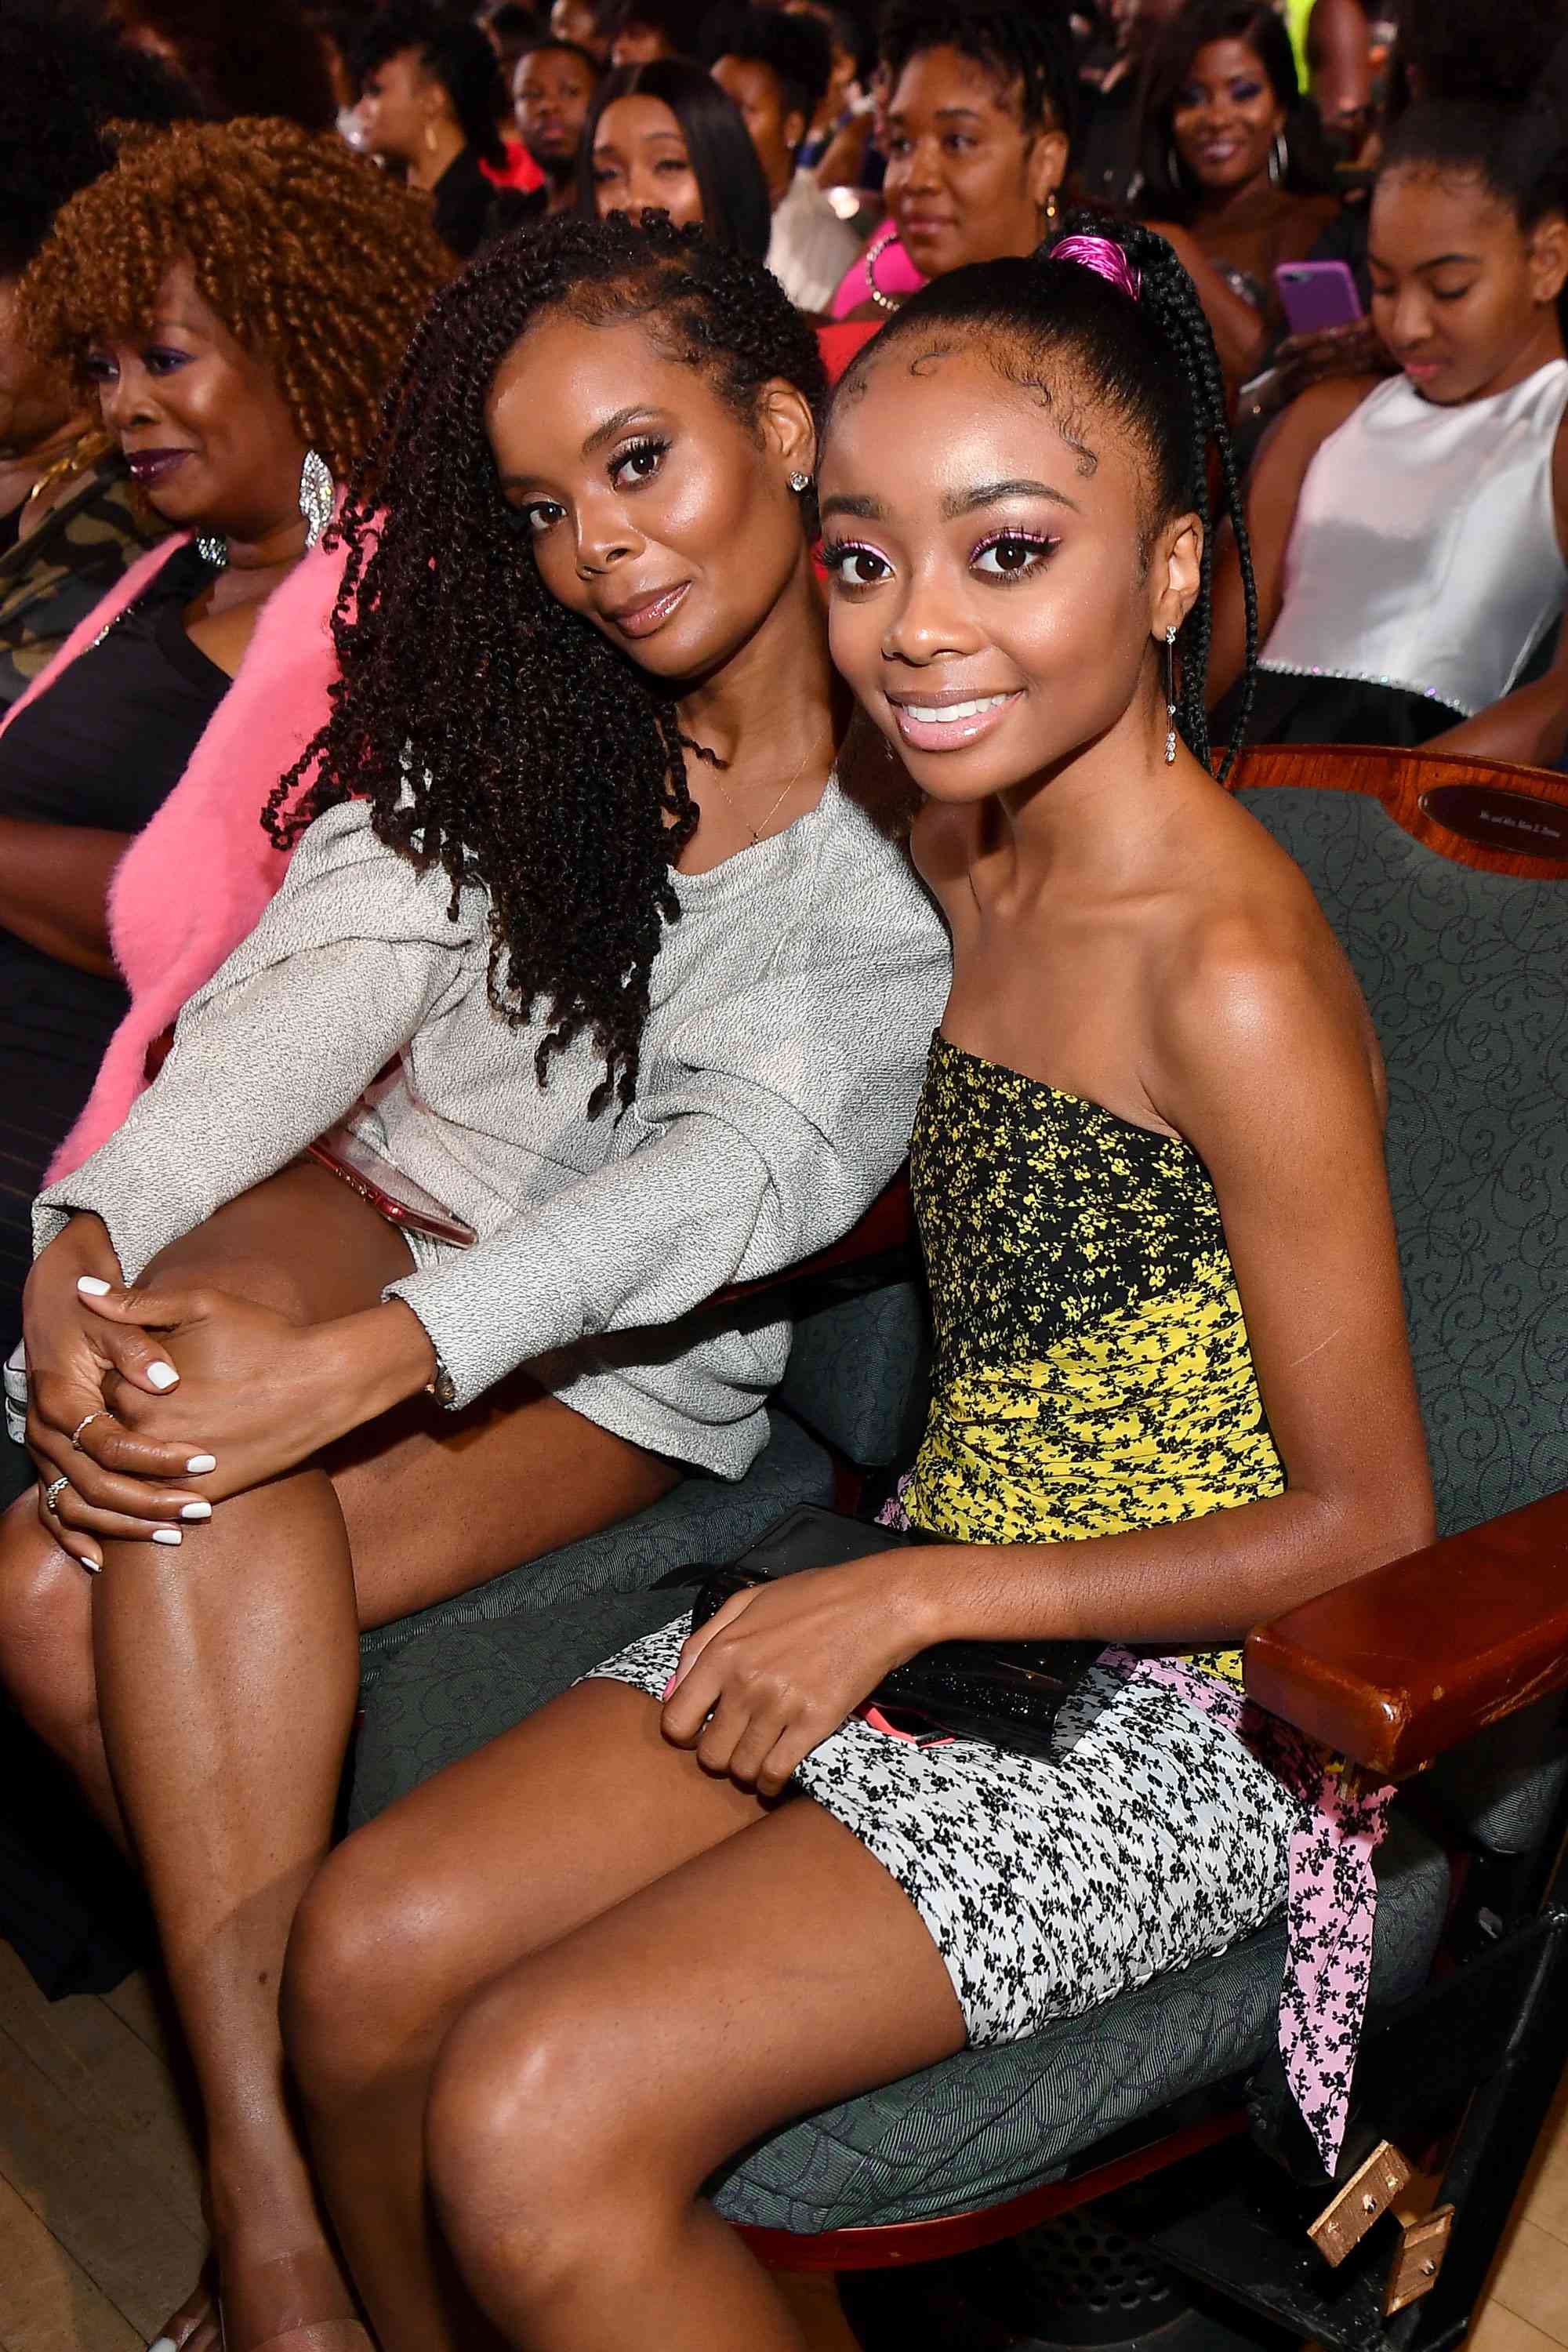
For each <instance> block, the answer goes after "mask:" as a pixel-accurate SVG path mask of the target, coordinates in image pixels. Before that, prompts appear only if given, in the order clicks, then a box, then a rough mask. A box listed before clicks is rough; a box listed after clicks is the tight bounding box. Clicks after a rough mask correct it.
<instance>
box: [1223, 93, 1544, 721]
mask: <svg viewBox="0 0 1568 2352" xmlns="http://www.w3.org/2000/svg"><path fill="white" fill-rule="evenodd" d="M1368 259H1369V265H1370V268H1371V271H1372V289H1373V293H1372V313H1373V323H1374V325H1375V326H1376V328H1377V330H1378V331H1379V333H1380V334H1381V335H1382V337H1383V339H1384V342H1385V343H1386V344H1387V346H1388V348H1389V350H1390V352H1392V353H1393V356H1394V359H1395V361H1396V362H1398V363H1399V366H1400V368H1401V370H1402V373H1401V374H1400V375H1399V376H1398V377H1397V378H1396V379H1395V380H1394V382H1392V383H1378V382H1373V381H1369V380H1368V379H1367V378H1365V377H1362V378H1359V379H1358V378H1353V377H1351V378H1343V377H1342V378H1340V379H1338V380H1337V381H1335V382H1332V383H1321V384H1319V385H1316V386H1314V388H1313V389H1312V390H1311V391H1310V392H1307V393H1304V394H1302V396H1301V397H1300V400H1298V401H1296V402H1295V403H1294V404H1293V405H1292V406H1291V407H1290V408H1289V409H1288V410H1287V411H1286V413H1285V415H1283V416H1282V417H1281V418H1280V419H1279V422H1278V424H1276V425H1274V427H1273V428H1272V431H1271V433H1270V436H1269V438H1268V440H1267V441H1266V442H1265V444H1264V446H1263V447H1262V449H1261V450H1260V452H1259V454H1258V461H1257V464H1256V466H1255V467H1254V468H1253V474H1252V479H1251V482H1250V484H1249V488H1248V495H1247V520H1248V525H1249V529H1250V531H1251V536H1252V548H1253V560H1254V563H1255V566H1256V572H1257V582H1258V604H1259V617H1260V625H1261V627H1262V630H1263V633H1264V647H1263V656H1262V663H1261V668H1260V672H1259V677H1258V698H1257V703H1256V706H1255V709H1254V714H1253V719H1252V723H1251V728H1250V730H1249V731H1250V732H1251V734H1252V735H1253V736H1254V737H1256V738H1257V739H1258V740H1260V741H1263V742H1268V743H1279V742H1305V743H1333V742H1342V743H1412V744H1413V743H1422V742H1432V743H1434V744H1436V745H1438V746H1440V747H1441V748H1442V749H1444V750H1446V751H1468V752H1476V753H1480V754H1484V755H1486V756H1488V757H1490V758H1494V759H1504V760H1522V761H1541V762H1547V763H1551V762H1555V761H1560V760H1561V759H1562V758H1563V751H1564V742H1565V738H1568V642H1564V641H1563V640H1561V639H1560V641H1559V644H1558V647H1557V650H1556V655H1555V658H1554V659H1553V660H1552V664H1551V667H1550V668H1549V669H1548V671H1547V673H1546V675H1545V676H1544V677H1541V678H1539V679H1538V680H1537V681H1536V682H1535V683H1533V684H1530V685H1523V686H1518V685H1516V681H1517V680H1518V679H1519V678H1520V677H1521V674H1522V673H1523V672H1524V671H1525V670H1526V668H1527V667H1528V666H1529V665H1530V663H1531V656H1532V655H1533V654H1536V653H1537V652H1538V650H1539V649H1541V648H1542V644H1543V640H1544V639H1545V637H1546V636H1547V635H1548V633H1549V632H1550V630H1551V628H1552V625H1553V623H1554V622H1555V621H1556V620H1557V619H1558V617H1559V615H1560V614H1561V613H1562V610H1563V601H1564V597H1565V596H1568V563H1565V562H1564V553H1563V551H1564V549H1565V548H1568V435H1565V433H1564V430H1563V416H1564V413H1565V412H1568V359H1565V358H1564V355H1563V328H1562V322H1561V317H1560V310H1561V303H1562V297H1563V286H1564V283H1565V281H1568V171H1565V169H1564V153H1563V124H1562V122H1561V121H1560V120H1559V119H1558V117H1557V116H1556V115H1555V114H1554V113H1553V112H1552V110H1550V109H1549V108H1547V107H1544V106H1540V107H1532V108H1515V107H1498V106H1493V107H1484V106H1476V105H1465V104H1448V103H1445V102H1443V101H1436V102H1434V103H1432V104H1430V105H1426V106H1421V107H1417V108H1415V109H1413V110H1411V112H1409V113H1408V114H1406V115H1405V116H1404V117H1402V119H1401V121H1399V122H1398V123H1397V124H1396V125H1395V127H1394V131H1392V132H1391V133H1390V136H1389V139H1388V142H1387V145H1386V148H1385V151H1384V163H1383V168H1382V171H1381V172H1380V173H1379V176H1378V181H1377V186H1376V190H1375V193H1374V194H1373V205H1372V225H1371V237H1370V250H1369V256H1368ZM1243 619H1244V616H1243V596H1242V586H1241V581H1240V577H1239V573H1238V571H1237V566H1236V563H1235V562H1234V558H1233V559H1232V560H1231V561H1230V562H1229V565H1228V568H1227V570H1226V572H1225V573H1224V574H1223V575H1222V578H1221V581H1220V585H1219V592H1218V595H1217V598H1216V607H1215V640H1214V655H1213V662H1212V667H1211V671H1210V676H1211V678H1212V679H1213V681H1214V684H1215V688H1216V689H1223V688H1225V687H1226V686H1227V685H1229V684H1230V682H1231V681H1232V680H1233V679H1235V678H1236V677H1237V675H1238V672H1239V668H1240V653H1241V647H1242V645H1243V642H1244V634H1245V633H1244V626H1243ZM1510 689H1512V690H1510ZM1236 723H1237V703H1236V698H1235V696H1234V695H1233V696H1232V697H1231V698H1230V699H1229V700H1228V701H1227V702H1226V703H1223V704H1222V705H1221V706H1220V707H1219V709H1217V710H1216V713H1215V733H1216V735H1217V736H1218V737H1219V738H1220V740H1224V739H1225V737H1226V735H1227V734H1228V733H1229V732H1230V731H1231V730H1233V728H1234V727H1235V725H1236Z"/></svg>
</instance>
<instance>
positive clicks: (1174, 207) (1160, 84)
mask: <svg viewBox="0 0 1568 2352" xmlns="http://www.w3.org/2000/svg"><path fill="white" fill-rule="evenodd" d="M1140 157H1141V167H1142V183H1141V185H1140V188H1139V192H1138V198H1137V203H1138V209H1139V211H1140V212H1141V213H1142V215H1144V217H1145V218H1146V219H1148V220H1150V221H1151V222H1152V223H1153V224H1154V225H1155V226H1158V227H1159V228H1160V230H1161V232H1162V234H1168V229H1167V224H1169V225H1171V226H1174V227H1175V228H1176V229H1178V230H1179V231H1181V232H1183V234H1182V235H1180V236H1175V237H1173V238H1172V242H1173V244H1174V245H1175V246H1176V247H1177V250H1178V252H1179V253H1180V254H1181V257H1182V259H1183V260H1184V262H1186V263H1187V264H1188V267H1189V268H1190V269H1191V270H1192V275H1193V277H1194V283H1195V284H1196V285H1197V288H1198V291H1199V294H1200V296H1201V297H1203V299H1204V307H1205V310H1206V311H1207V312H1208V314H1209V323H1210V325H1211V326H1212V327H1213V328H1214V330H1215V340H1216V341H1217V343H1218V345H1219V350H1220V357H1221V359H1222V361H1224V362H1225V364H1226V369H1227V371H1228V372H1230V373H1250V371H1251V370H1252V369H1253V368H1255V367H1256V366H1257V365H1258V363H1259V362H1260V361H1261V360H1262V359H1263V357H1264V356H1265V354H1266V353H1267V352H1268V349H1269V347H1270V345H1271V344H1272V343H1274V342H1275V341H1277V339H1278V337H1279V331H1280V327H1281V322H1282V316H1283V314H1282V313H1281V311H1280V309H1279V297H1278V294H1277V292H1276V289H1275V285H1274V272H1275V269H1276V268H1278V267H1279V263H1280V262H1282V261H1300V260H1301V259H1302V258H1303V257H1305V256H1306V255H1307V254H1308V253H1309V252H1310V250H1311V247H1313V245H1314V244H1315V243H1316V242H1317V240H1318V238H1319V237H1320V236H1321V235H1322V233H1323V231H1324V229H1325V228H1326V227H1327V226H1328V225H1329V223H1330V222H1331V220H1332V218H1333V216H1334V213H1335V211H1336V209H1337V205H1336V200H1335V198H1334V197H1333V195H1332V194H1330V193H1329V173H1328V170H1327V166H1326V162H1325V159H1324V157H1323V155H1322V153H1321V142H1320V139H1319V134H1318V131H1317V124H1316V121H1315V119H1314V117H1313V116H1312V114H1311V111H1310V109H1309V108H1308V107H1307V106H1306V105H1305V104H1304V102H1303V100H1302V98H1301V93H1300V85H1299V84H1298V82H1297V79H1296V60H1295V58H1294V56H1293V54H1292V52H1291V47H1290V41H1289V35H1288V34H1287V33H1286V30H1285V27H1284V26H1283V25H1282V24H1281V23H1280V21H1279V17H1278V16H1276V15H1275V13H1274V10H1273V9H1272V7H1270V6H1269V5H1268V0H1187V5H1185V6H1184V8H1182V9H1181V10H1180V11H1179V12H1178V13H1177V14H1176V15H1175V16H1173V17H1172V18H1171V19H1170V21H1169V23H1168V24H1167V25H1166V26H1164V28H1163V31H1162V32H1161V34H1160V36H1159V38H1158V39H1157V40H1156V41H1155V43H1154V45H1153V47H1152V51H1151V54H1150V58H1149V67H1148V74H1147V79H1146V81H1145V84H1144V91H1143V112H1142V135H1141V140H1140ZM1194 248H1195V251H1196V253H1197V254H1199V255H1201V256H1202V259H1203V262H1205V263H1206V264H1207V265H1208V268H1207V269H1206V271H1205V269H1204V268H1202V267H1201V265H1200V266H1199V267H1197V268H1193V259H1192V256H1193V249H1194ZM1215 278H1218V279H1219V280H1221V281H1223V284H1224V286H1225V288H1226V289H1228V291H1229V293H1230V294H1231V296H1232V297H1233V298H1235V299H1234V301H1233V303H1232V304H1229V305H1224V306H1219V305H1216V304H1215V301H1214V300H1213V299H1212V292H1211V286H1212V281H1213V280H1214V279H1215ZM1237 304H1239V305H1240V306H1241V309H1240V311H1239V314H1238V313H1237V308H1236V305H1237ZM1248 312H1250V313H1251V318H1250V320H1248V318H1247V313H1248Z"/></svg>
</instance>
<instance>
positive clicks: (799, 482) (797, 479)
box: [789, 472, 811, 499]
mask: <svg viewBox="0 0 1568 2352" xmlns="http://www.w3.org/2000/svg"><path fill="white" fill-rule="evenodd" d="M789 486H790V488H791V489H792V490H793V491H794V492H795V497H796V498H797V499H799V498H804V497H805V493H806V491H807V490H809V489H810V488H811V476H810V475H809V474H802V473H799V472H796V473H794V474H792V475H791V476H790V478H789Z"/></svg>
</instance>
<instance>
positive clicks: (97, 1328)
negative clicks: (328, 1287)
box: [24, 1216, 427, 1570]
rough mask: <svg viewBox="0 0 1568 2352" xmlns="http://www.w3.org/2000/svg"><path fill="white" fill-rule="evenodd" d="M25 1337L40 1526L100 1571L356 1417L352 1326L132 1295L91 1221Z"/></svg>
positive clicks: (45, 1274) (49, 1256) (57, 1257)
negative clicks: (107, 1550) (125, 1547)
mask: <svg viewBox="0 0 1568 2352" xmlns="http://www.w3.org/2000/svg"><path fill="white" fill-rule="evenodd" d="M382 1312H383V1313H385V1310H382ZM393 1312H394V1313H395V1317H396V1319H397V1321H398V1323H400V1324H404V1325H413V1321H414V1318H412V1317H410V1316H408V1315H407V1314H406V1313H405V1310H403V1309H400V1308H398V1309H395V1310H393ZM353 1319H354V1320H355V1321H359V1320H363V1319H368V1318H353ZM24 1328H25V1330H26V1346H27V1365H28V1411H27V1445H28V1448H29V1451H30V1452H31V1454H32V1455H33V1458H34V1461H35V1462H36V1464H37V1469H38V1476H39V1512H40V1516H41V1517H42V1518H43V1522H44V1525H45V1526H46V1528H47V1530H48V1532H49V1534H50V1535H51V1536H52V1537H53V1538H54V1539H55V1540H56V1542H58V1544H59V1545H60V1547H61V1549H63V1550H65V1551H67V1552H68V1553H69V1555H70V1556H71V1558H72V1559H76V1560H78V1561H79V1562H80V1564H81V1565H82V1566H83V1567H84V1568H88V1569H90V1570H97V1569H100V1568H101V1566H102V1564H103V1551H102V1547H103V1543H104V1541H105V1540H106V1539H110V1540H114V1541H119V1542H132V1543H157V1544H163V1545H171V1546H172V1545H175V1544H178V1543H180V1542H181V1541H182V1540H183V1537H184V1532H185V1531H186V1530H187V1529H188V1528H193V1527H199V1525H200V1524H201V1522H202V1521H204V1520H205V1519H209V1518H210V1517H212V1511H213V1506H214V1504H215V1503H216V1502H219V1501H221V1500H223V1499H224V1498H226V1496H230V1495H235V1494H239V1493H242V1492H244V1491H245V1490H247V1488H249V1487H252V1486H258V1485H260V1484H261V1483H262V1482H263V1481H264V1480H265V1479H267V1478H269V1477H276V1476H277V1475H279V1473H280V1472H282V1471H284V1470H288V1469H290V1468H292V1467H293V1466H294V1465H296V1464H297V1463H299V1462H300V1461H303V1460H304V1459H305V1458H306V1457H307V1456H308V1455H310V1454H313V1453H315V1452H317V1451H318V1450H319V1449H320V1448H321V1446H322V1445H323V1444H328V1443H330V1441H331V1439H332V1438H333V1437H335V1436H338V1435H340V1434H341V1433H342V1429H343V1428H344V1427H345V1426H347V1425H351V1424H352V1422H353V1420H354V1419H356V1418H357V1417H358V1416H357V1414H356V1413H354V1412H350V1413H349V1414H348V1416H347V1419H346V1420H345V1415H344V1412H343V1390H344V1386H345V1382H344V1379H343V1372H344V1364H343V1360H342V1357H343V1349H342V1330H343V1326H342V1324H338V1325H333V1324H330V1323H329V1324H316V1325H301V1324H299V1323H295V1322H292V1321H290V1320H289V1318H288V1317H286V1316H284V1315H281V1314H279V1313H278V1312H277V1311H275V1310H274V1309H273V1308H271V1307H263V1306H259V1305H257V1304H255V1303H254V1302H252V1301H250V1300H248V1299H246V1298H242V1297H236V1296H233V1295H231V1294H230V1293H228V1292H226V1291H219V1290H215V1289H211V1288H208V1287H205V1286H192V1287H189V1288H184V1287H181V1288H174V1287H171V1288H168V1289H163V1288H158V1289H145V1288H138V1287H134V1286H126V1285H125V1283H124V1280H123V1276H122V1274H121V1267H120V1264H119V1261H118V1259H117V1258H116V1256H115V1254H114V1250H113V1247H112V1244H110V1239H109V1235H108V1232H107V1229H106V1228H105V1227H104V1226H103V1225H102V1223H100V1220H98V1219H97V1218H95V1217H88V1216H80V1217H76V1218H73V1219H72V1221H71V1223H70V1224H69V1226H68V1228H67V1230H66V1231H65V1233H63V1234H60V1235H59V1236H58V1239H57V1240H56V1241H55V1242H54V1243H53V1244H51V1245H50V1247H49V1248H48V1249H47V1250H46V1251H44V1252H43V1254H42V1255H40V1257H39V1258H38V1260H37V1263H36V1265H34V1268H33V1271H32V1273H31V1275H30V1276H29V1277H28V1281H27V1286H26V1293H25V1297H24ZM415 1328H416V1329H417V1327H415ZM419 1336H420V1338H421V1339H422V1338H423V1335H422V1334H421V1335H419ZM426 1352H427V1343H426ZM399 1385H400V1386H402V1387H403V1388H404V1389H405V1390H406V1389H407V1388H408V1387H410V1386H414V1385H417V1383H416V1381H412V1380H405V1381H402V1382H400V1383H399ZM62 1482H63V1483H62Z"/></svg>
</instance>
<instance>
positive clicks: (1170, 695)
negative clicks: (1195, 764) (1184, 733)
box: [1165, 629, 1176, 768]
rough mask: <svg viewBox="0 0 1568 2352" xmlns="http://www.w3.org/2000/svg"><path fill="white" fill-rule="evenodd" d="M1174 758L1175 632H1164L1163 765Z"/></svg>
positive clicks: (1168, 764)
mask: <svg viewBox="0 0 1568 2352" xmlns="http://www.w3.org/2000/svg"><path fill="white" fill-rule="evenodd" d="M1175 760H1176V632H1175V630H1174V629H1167V630H1166V632H1165V765H1166V766H1167V767H1168V768H1169V767H1173V766H1174V765H1175Z"/></svg>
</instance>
